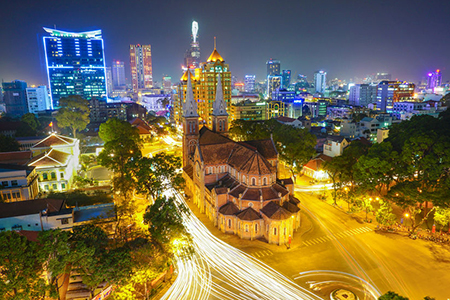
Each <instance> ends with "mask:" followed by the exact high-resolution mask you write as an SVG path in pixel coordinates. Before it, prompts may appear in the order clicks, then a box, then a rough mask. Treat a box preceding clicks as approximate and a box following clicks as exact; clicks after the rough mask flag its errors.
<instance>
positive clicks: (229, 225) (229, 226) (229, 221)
mask: <svg viewBox="0 0 450 300" xmlns="http://www.w3.org/2000/svg"><path fill="white" fill-rule="evenodd" d="M228 228H231V219H228Z"/></svg>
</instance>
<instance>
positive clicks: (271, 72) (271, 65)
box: [266, 58, 281, 76]
mask: <svg viewBox="0 0 450 300" xmlns="http://www.w3.org/2000/svg"><path fill="white" fill-rule="evenodd" d="M266 65H267V76H275V75H280V65H281V63H280V61H279V60H276V59H272V58H271V59H269V60H268V61H267V62H266Z"/></svg>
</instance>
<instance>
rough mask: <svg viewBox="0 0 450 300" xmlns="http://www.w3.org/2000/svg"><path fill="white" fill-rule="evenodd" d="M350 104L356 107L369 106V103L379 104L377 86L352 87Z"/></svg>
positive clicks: (349, 98) (356, 85) (357, 85)
mask: <svg viewBox="0 0 450 300" xmlns="http://www.w3.org/2000/svg"><path fill="white" fill-rule="evenodd" d="M348 102H349V104H350V105H355V106H367V105H368V104H369V103H375V102H377V85H374V84H355V85H353V86H351V87H350V93H349V96H348Z"/></svg>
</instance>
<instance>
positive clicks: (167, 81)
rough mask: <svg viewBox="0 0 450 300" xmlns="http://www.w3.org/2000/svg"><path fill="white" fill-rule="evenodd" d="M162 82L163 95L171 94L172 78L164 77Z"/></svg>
mask: <svg viewBox="0 0 450 300" xmlns="http://www.w3.org/2000/svg"><path fill="white" fill-rule="evenodd" d="M162 81H163V89H164V94H172V77H170V76H164V77H163V80H162Z"/></svg>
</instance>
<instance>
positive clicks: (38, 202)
mask: <svg viewBox="0 0 450 300" xmlns="http://www.w3.org/2000/svg"><path fill="white" fill-rule="evenodd" d="M63 206H64V200H62V199H35V200H25V201H19V202H10V203H0V218H11V217H17V216H26V215H31V214H38V213H39V212H42V211H44V210H47V209H48V210H47V212H49V213H50V212H57V211H60V210H61V209H62V208H63Z"/></svg>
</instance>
